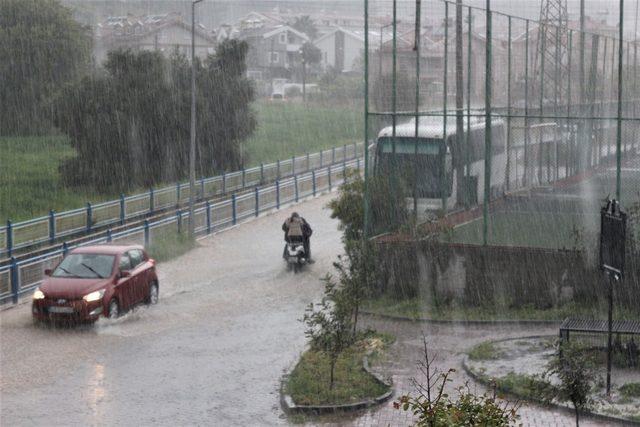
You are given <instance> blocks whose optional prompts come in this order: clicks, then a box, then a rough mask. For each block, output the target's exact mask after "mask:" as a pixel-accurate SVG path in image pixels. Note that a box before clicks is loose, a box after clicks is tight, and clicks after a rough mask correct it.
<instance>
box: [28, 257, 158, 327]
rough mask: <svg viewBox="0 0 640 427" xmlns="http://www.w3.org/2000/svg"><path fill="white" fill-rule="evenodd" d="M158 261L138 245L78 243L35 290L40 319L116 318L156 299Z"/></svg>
mask: <svg viewBox="0 0 640 427" xmlns="http://www.w3.org/2000/svg"><path fill="white" fill-rule="evenodd" d="M155 265H156V263H155V261H154V260H153V259H151V258H149V256H148V255H147V253H146V252H145V250H144V248H143V247H142V246H139V245H128V246H116V245H96V246H85V247H81V248H77V249H74V250H72V251H71V252H69V254H67V256H65V257H64V259H63V260H62V261H61V262H60V263H59V264H58V265H57V266H56V268H54V269H53V270H49V269H47V270H45V272H44V273H45V279H44V281H43V282H42V284H41V285H40V287H39V288H37V289H36V290H35V292H34V293H33V300H32V314H33V317H34V318H35V319H37V320H54V321H55V320H61V321H62V320H63V321H89V322H94V321H96V320H98V318H99V317H100V316H101V315H103V316H107V317H109V318H115V317H118V315H120V313H122V312H124V311H126V310H128V309H130V308H131V307H133V306H135V305H136V304H139V303H142V302H144V303H147V304H155V303H157V302H158V293H159V284H158V276H157V274H156V267H155Z"/></svg>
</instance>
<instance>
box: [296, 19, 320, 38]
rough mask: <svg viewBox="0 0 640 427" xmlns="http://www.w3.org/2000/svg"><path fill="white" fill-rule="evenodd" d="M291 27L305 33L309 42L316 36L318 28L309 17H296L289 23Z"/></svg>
mask: <svg viewBox="0 0 640 427" xmlns="http://www.w3.org/2000/svg"><path fill="white" fill-rule="evenodd" d="M291 27H292V28H295V29H296V30H298V31H300V32H301V33H305V34H306V35H307V36H308V37H309V38H310V39H311V40H313V39H315V38H316V36H317V35H318V28H317V27H316V24H315V22H313V19H311V17H310V16H309V15H303V16H297V17H296V18H295V19H294V21H293V22H292V23H291Z"/></svg>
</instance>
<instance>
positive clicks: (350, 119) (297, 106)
mask: <svg viewBox="0 0 640 427" xmlns="http://www.w3.org/2000/svg"><path fill="white" fill-rule="evenodd" d="M254 108H255V110H256V112H257V117H258V127H257V128H256V131H255V133H254V134H253V136H252V137H251V138H250V139H249V140H248V141H247V142H246V143H245V144H246V145H245V147H246V152H247V155H248V157H249V161H248V164H250V165H258V164H260V162H274V161H276V160H278V159H287V158H290V157H291V156H292V155H293V154H297V155H300V154H304V153H307V152H310V153H312V152H315V151H320V150H322V149H326V148H330V147H334V146H337V145H342V144H352V143H353V142H354V141H359V140H360V139H362V126H363V124H362V123H363V115H362V111H361V109H358V108H357V107H355V106H354V107H347V106H336V107H326V106H315V105H313V104H308V106H306V107H305V106H304V105H303V104H301V103H291V102H269V101H260V102H256V103H255V104H254Z"/></svg>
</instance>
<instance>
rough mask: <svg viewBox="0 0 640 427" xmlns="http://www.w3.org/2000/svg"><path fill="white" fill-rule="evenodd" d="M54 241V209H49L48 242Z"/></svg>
mask: <svg viewBox="0 0 640 427" xmlns="http://www.w3.org/2000/svg"><path fill="white" fill-rule="evenodd" d="M55 241H56V211H54V210H53V209H51V210H49V243H50V244H52V245H53V242H55Z"/></svg>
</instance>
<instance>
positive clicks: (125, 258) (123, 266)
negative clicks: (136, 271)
mask: <svg viewBox="0 0 640 427" xmlns="http://www.w3.org/2000/svg"><path fill="white" fill-rule="evenodd" d="M119 268H120V271H129V270H131V259H129V255H122V256H121V257H120V266H119Z"/></svg>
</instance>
